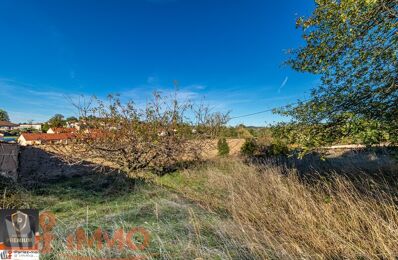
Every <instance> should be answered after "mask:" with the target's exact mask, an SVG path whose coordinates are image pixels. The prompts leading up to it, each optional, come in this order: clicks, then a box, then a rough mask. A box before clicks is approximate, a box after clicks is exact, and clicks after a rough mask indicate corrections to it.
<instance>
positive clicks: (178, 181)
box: [158, 158, 398, 259]
mask: <svg viewBox="0 0 398 260" xmlns="http://www.w3.org/2000/svg"><path fill="white" fill-rule="evenodd" d="M345 160H346V162H345V163H342V165H346V167H348V165H351V163H352V162H351V159H350V158H347V159H345ZM361 163H365V162H364V161H362V162H359V165H360V164H361ZM285 167H286V166H284V165H279V166H278V165H276V164H273V163H271V164H270V163H264V164H260V165H259V164H257V165H256V166H250V165H245V164H243V163H241V162H239V161H226V160H222V161H219V162H214V163H210V164H207V165H204V166H202V167H200V168H197V169H191V170H186V171H183V172H180V173H178V174H175V175H173V176H164V177H162V178H160V179H159V181H158V182H159V183H160V184H162V185H165V186H168V187H171V188H173V189H175V190H178V191H180V192H182V193H183V194H185V195H186V196H187V197H189V198H191V199H192V200H195V201H197V202H198V203H200V204H202V205H203V206H204V207H207V208H210V209H212V210H216V211H217V212H219V213H220V214H227V215H228V216H230V217H231V218H232V219H231V220H230V224H229V225H227V226H222V227H220V230H223V232H226V234H228V242H226V241H223V242H224V243H230V244H231V243H232V244H240V245H241V247H242V248H246V249H248V250H249V253H248V252H245V253H244V254H242V255H239V256H238V257H236V258H234V259H270V258H271V259H274V258H276V259H279V258H281V259H297V258H303V257H304V258H310V259H312V258H317V259H334V258H337V259H340V258H341V259H358V258H365V259H367V258H375V259H376V258H377V259H379V258H384V259H395V258H396V257H397V256H398V251H397V247H396V244H397V243H398V235H397V234H398V233H397V231H398V214H397V206H396V202H397V198H396V196H395V195H394V194H397V193H396V192H397V190H396V187H394V185H392V184H391V185H387V186H385V183H384V184H382V183H380V182H376V181H375V180H373V179H372V178H370V177H369V176H368V175H364V174H360V172H356V173H352V174H353V176H352V177H353V178H351V177H350V176H342V175H340V176H339V175H335V174H333V172H329V173H328V174H326V173H325V174H326V176H328V177H327V178H324V177H322V178H319V177H318V173H317V172H307V177H305V178H303V177H300V175H299V174H298V172H297V170H295V169H294V168H292V169H287V168H285ZM309 168H311V167H309ZM391 170H392V171H393V172H394V171H396V170H397V166H396V165H395V166H394V168H392V169H391ZM311 175H312V176H313V178H312V177H311V178H310V176H311ZM354 175H356V176H355V177H354ZM309 180H311V181H309ZM387 190H388V191H389V193H386V192H385V191H387Z"/></svg>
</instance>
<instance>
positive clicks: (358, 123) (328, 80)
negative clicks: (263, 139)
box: [275, 0, 398, 149]
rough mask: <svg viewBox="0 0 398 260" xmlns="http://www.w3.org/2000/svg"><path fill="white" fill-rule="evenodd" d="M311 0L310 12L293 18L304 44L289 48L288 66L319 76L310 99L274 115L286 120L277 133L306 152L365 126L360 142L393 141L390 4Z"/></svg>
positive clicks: (395, 36) (393, 19)
mask: <svg viewBox="0 0 398 260" xmlns="http://www.w3.org/2000/svg"><path fill="white" fill-rule="evenodd" d="M315 2H316V9H315V10H314V12H313V14H312V15H311V16H310V17H308V18H299V19H298V21H297V26H298V27H299V28H301V29H302V30H303V38H304V40H305V42H306V45H305V46H304V47H302V48H299V49H296V50H293V51H291V55H292V56H291V59H290V60H289V61H288V64H289V65H290V66H291V67H292V68H293V69H295V70H297V71H300V72H310V73H313V74H318V75H320V76H321V84H320V86H319V87H318V88H316V89H314V90H313V91H312V95H311V98H310V100H308V101H301V102H299V103H298V104H297V105H294V106H289V107H286V108H284V109H281V110H276V111H275V112H277V113H281V114H284V115H287V116H290V117H291V118H292V119H293V122H292V123H291V124H288V125H286V124H283V125H280V128H279V130H278V131H279V133H278V134H281V133H282V132H284V133H285V135H283V137H285V138H286V137H287V138H290V141H295V142H298V143H300V144H302V145H303V146H305V147H307V148H309V149H310V148H312V147H315V146H319V145H325V144H330V143H334V142H339V141H340V140H342V139H343V138H347V136H351V135H352V134H356V135H357V136H358V135H359V133H358V131H359V130H361V129H362V133H364V132H363V131H365V132H366V131H368V130H369V128H368V127H371V129H372V131H370V132H369V133H368V134H370V135H371V137H370V138H368V137H369V135H368V136H367V138H366V140H367V142H368V143H370V144H372V143H379V142H381V141H389V142H393V143H394V142H397V136H398V116H397V115H398V105H397V104H398V57H397V55H398V30H397V28H398V26H397V23H398V1H396V0H355V1H354V0H316V1H315ZM370 122H372V123H370ZM281 128H282V130H281ZM289 130H291V132H290V133H288V132H289ZM375 135H377V136H375Z"/></svg>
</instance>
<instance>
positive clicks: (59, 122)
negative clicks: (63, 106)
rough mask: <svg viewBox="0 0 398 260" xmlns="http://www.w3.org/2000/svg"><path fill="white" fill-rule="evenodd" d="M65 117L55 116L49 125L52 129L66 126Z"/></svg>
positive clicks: (49, 121)
mask: <svg viewBox="0 0 398 260" xmlns="http://www.w3.org/2000/svg"><path fill="white" fill-rule="evenodd" d="M64 118H65V117H64V116H63V115H61V114H55V115H54V116H53V117H52V118H50V120H48V124H49V125H50V126H51V127H62V126H64V125H65V120H64Z"/></svg>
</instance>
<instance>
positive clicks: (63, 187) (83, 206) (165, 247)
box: [30, 173, 234, 259]
mask: <svg viewBox="0 0 398 260" xmlns="http://www.w3.org/2000/svg"><path fill="white" fill-rule="evenodd" d="M169 178H170V179H169ZM164 180H165V181H166V180H169V181H170V183H171V182H172V180H175V181H176V182H178V181H179V177H178V173H176V174H173V175H170V176H169V177H165V179H164ZM180 180H181V181H182V180H183V179H182V178H180ZM119 182H120V181H119ZM117 184H118V183H117V181H113V182H112V183H111V184H110V185H107V184H104V180H101V179H97V178H96V177H93V176H88V177H79V178H73V179H67V180H63V181H58V182H56V183H51V184H43V185H42V187H38V188H36V189H34V191H32V192H31V198H30V201H31V205H30V207H34V208H38V209H40V211H41V212H44V211H50V212H53V213H54V214H55V215H56V217H57V225H56V228H55V230H54V233H55V234H56V237H57V239H56V241H55V242H54V243H53V244H54V252H53V253H52V254H51V255H48V256H46V257H44V258H43V259H54V258H59V259H62V257H60V256H59V255H60V254H62V253H65V252H68V250H67V249H66V242H65V237H66V236H67V235H68V234H70V233H73V232H74V230H76V228H78V227H83V228H84V229H85V230H86V231H88V232H93V231H94V230H95V229H96V228H98V227H101V228H102V229H103V230H108V231H109V232H112V231H114V230H116V229H118V228H120V227H122V228H123V229H124V230H126V231H128V230H129V229H130V228H133V227H143V228H145V229H147V230H148V231H149V232H150V234H151V243H150V245H149V247H148V248H147V250H145V251H144V252H140V255H142V254H152V258H154V259H196V258H203V259H230V258H231V255H230V254H233V253H231V252H232V251H233V250H234V249H233V248H232V249H231V248H230V249H227V248H225V245H223V244H222V243H220V241H221V237H220V236H223V235H222V234H221V233H220V231H219V227H220V225H224V221H225V220H224V219H222V218H221V217H220V216H219V215H216V214H213V213H210V212H209V211H207V210H205V209H203V208H201V207H199V206H198V205H196V204H195V203H193V202H191V201H189V200H187V199H185V198H183V197H181V196H180V195H178V194H177V193H175V192H173V191H171V190H170V189H168V188H165V187H161V186H159V185H156V184H144V183H139V184H137V185H135V186H133V185H130V184H128V183H127V184H126V183H122V182H120V183H119V186H116V187H113V186H114V185H117ZM194 185H195V186H196V185H197V186H196V187H197V188H198V187H199V186H200V182H198V183H195V184H194ZM111 187H112V188H111ZM114 188H116V189H114ZM115 190H116V191H117V192H116V191H115ZM75 253H76V252H75ZM135 253H137V252H129V251H123V252H118V250H116V249H115V250H94V251H92V250H87V251H84V252H83V253H82V254H83V255H93V256H97V257H102V258H109V257H122V256H123V255H124V256H128V255H132V254H135Z"/></svg>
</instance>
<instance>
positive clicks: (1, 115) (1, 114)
mask: <svg viewBox="0 0 398 260" xmlns="http://www.w3.org/2000/svg"><path fill="white" fill-rule="evenodd" d="M0 121H7V122H10V117H9V116H8V113H7V111H5V110H3V109H1V108H0Z"/></svg>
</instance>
